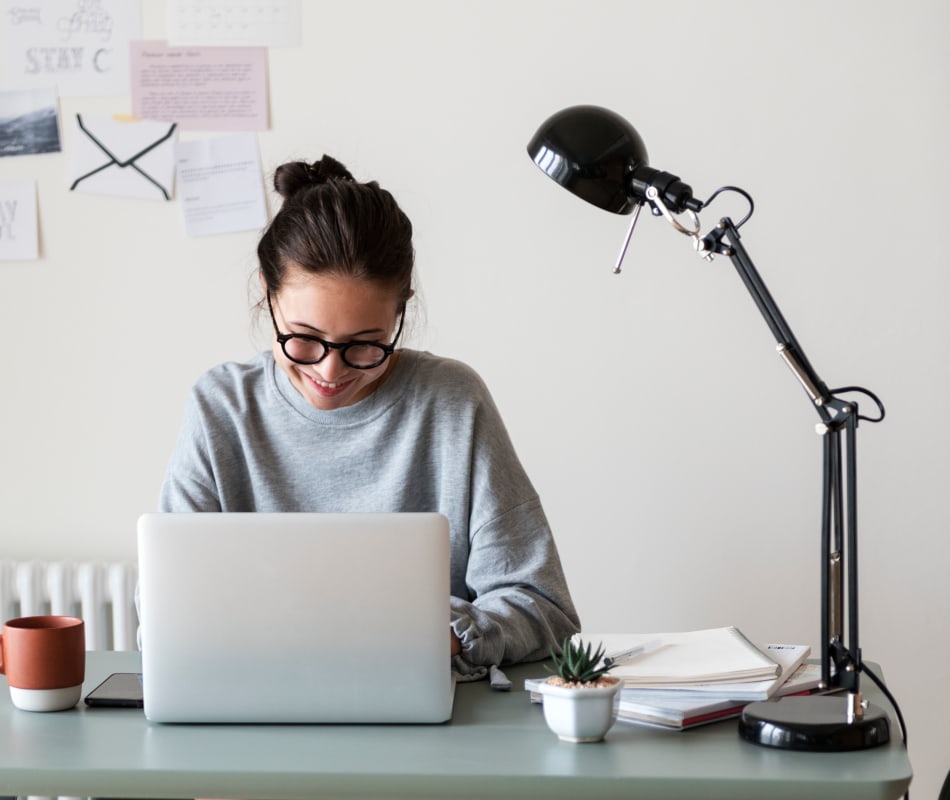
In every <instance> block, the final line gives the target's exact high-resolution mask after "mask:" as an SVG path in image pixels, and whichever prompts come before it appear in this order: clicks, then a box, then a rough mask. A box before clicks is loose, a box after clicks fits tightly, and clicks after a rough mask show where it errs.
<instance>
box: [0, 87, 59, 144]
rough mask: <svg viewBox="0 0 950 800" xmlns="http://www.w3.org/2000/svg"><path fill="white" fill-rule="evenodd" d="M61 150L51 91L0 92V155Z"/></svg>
mask: <svg viewBox="0 0 950 800" xmlns="http://www.w3.org/2000/svg"><path fill="white" fill-rule="evenodd" d="M62 149H63V148H62V145H61V144H60V138H59V114H58V112H57V96H56V90H55V89H28V90H22V91H16V92H0V156H28V155H34V154H36V153H57V152H59V151H60V150H62Z"/></svg>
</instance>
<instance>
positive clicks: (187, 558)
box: [138, 513, 454, 723]
mask: <svg viewBox="0 0 950 800" xmlns="http://www.w3.org/2000/svg"><path fill="white" fill-rule="evenodd" d="M138 558H139V590H140V596H141V612H140V613H141V633H142V683H143V690H144V708H145V715H146V717H148V719H150V720H153V721H155V722H222V723H228V722H234V723H438V722H445V721H446V720H448V719H449V718H450V717H451V714H452V700H453V695H454V682H453V678H452V673H451V659H450V642H449V630H450V629H449V523H448V520H447V519H446V518H445V517H444V516H443V515H441V514H435V513H365V514H364V513H346V514H321V513H292V514H272V513H164V514H159V513H155V514H144V515H143V516H142V517H140V519H139V521H138Z"/></svg>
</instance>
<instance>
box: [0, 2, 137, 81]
mask: <svg viewBox="0 0 950 800" xmlns="http://www.w3.org/2000/svg"><path fill="white" fill-rule="evenodd" d="M2 3H3V5H2V7H0V8H2V12H3V13H2V14H0V39H2V41H3V62H4V63H3V75H4V79H5V82H6V88H7V89H35V88H38V87H47V86H56V87H57V89H58V91H59V95H60V96H61V97H76V96H110V95H122V94H128V93H129V41H130V40H132V39H139V38H141V36H142V14H141V4H140V2H139V0H2Z"/></svg>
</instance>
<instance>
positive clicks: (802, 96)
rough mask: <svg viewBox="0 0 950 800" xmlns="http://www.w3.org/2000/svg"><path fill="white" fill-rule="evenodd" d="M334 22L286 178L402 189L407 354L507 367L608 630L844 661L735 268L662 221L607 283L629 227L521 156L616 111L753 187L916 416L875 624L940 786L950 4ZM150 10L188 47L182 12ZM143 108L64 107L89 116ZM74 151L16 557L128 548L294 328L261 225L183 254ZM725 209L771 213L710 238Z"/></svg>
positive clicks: (27, 385)
mask: <svg viewBox="0 0 950 800" xmlns="http://www.w3.org/2000/svg"><path fill="white" fill-rule="evenodd" d="M304 6H305V9H304V14H305V16H304V33H303V36H304V41H305V45H304V46H303V47H302V48H300V49H275V50H272V51H271V52H270V56H269V72H270V90H271V109H272V129H271V130H270V131H268V132H266V133H264V134H261V135H260V137H259V140H260V148H261V154H262V158H263V162H264V165H265V169H266V170H267V172H268V175H269V173H270V172H271V171H272V170H273V168H274V167H275V166H276V165H278V164H279V163H281V162H283V161H285V160H288V159H290V158H293V157H304V158H307V159H313V158H316V157H318V156H319V155H320V154H321V153H323V152H328V153H331V154H333V155H335V156H336V157H338V158H340V159H341V160H342V161H344V162H345V163H346V164H347V165H348V166H349V167H350V168H351V170H352V171H353V172H354V173H355V175H356V176H358V177H360V178H363V179H370V178H376V179H378V180H379V181H380V182H381V183H383V185H385V186H387V187H388V188H390V189H391V190H392V191H393V192H394V193H395V195H396V196H397V198H399V199H400V201H401V202H402V204H403V206H404V207H405V209H406V210H407V212H408V213H409V215H410V217H411V218H412V220H413V222H414V224H415V227H416V230H417V232H418V233H417V239H416V243H417V250H418V266H419V277H420V282H421V288H422V292H421V294H422V296H423V299H424V308H425V315H424V316H420V318H419V319H418V321H417V324H416V326H415V330H414V336H413V338H412V340H411V342H412V344H413V345H414V346H419V347H425V348H428V349H432V350H434V351H436V352H439V353H442V354H447V355H454V356H457V357H459V358H462V359H464V360H467V361H469V362H470V363H471V364H473V365H474V366H475V367H476V368H477V369H478V370H479V371H480V372H481V373H482V374H483V376H484V377H485V378H486V380H487V381H488V383H489V385H490V386H491V387H492V389H493V391H494V393H495V396H496V399H497V401H498V403H499V405H500V407H501V409H502V412H503V414H504V416H505V418H506V420H507V422H508V424H509V426H510V430H511V434H512V436H513V438H514V440H515V443H516V445H517V447H518V449H519V451H520V453H521V455H522V457H523V460H524V461H525V463H526V465H527V467H528V469H529V472H530V473H531V475H532V477H533V478H534V480H535V482H536V484H537V487H538V489H539V491H540V492H541V494H542V497H543V499H544V501H545V504H546V507H547V510H548V513H549V516H550V518H551V522H552V524H553V527H554V529H555V532H556V535H557V537H558V541H559V544H560V547H561V551H562V555H563V558H564V561H565V566H566V569H567V572H568V577H569V580H570V583H571V586H572V589H573V592H574V595H575V599H576V601H577V603H578V605H579V608H580V611H581V614H582V616H583V619H584V623H585V627H586V628H587V629H588V630H605V629H629V630H652V631H660V630H671V629H686V628H691V627H703V626H710V625H720V624H735V625H738V626H740V627H741V628H742V629H743V630H745V631H746V632H747V633H748V634H749V635H750V636H752V637H753V638H755V639H758V640H794V641H805V642H810V643H811V644H813V646H814V647H815V648H816V651H817V647H818V641H817V639H818V623H819V618H818V601H817V594H818V558H819V550H818V538H817V531H818V511H819V475H820V469H819V467H820V441H819V439H818V437H817V436H816V435H815V434H814V433H813V425H814V423H815V422H816V421H817V417H816V416H815V414H814V412H813V411H812V410H811V409H810V407H809V403H808V401H807V399H806V397H805V395H804V394H803V393H802V392H801V391H800V389H799V388H798V386H797V384H796V383H795V381H794V379H793V378H792V376H791V375H790V374H789V373H788V371H787V369H786V368H785V366H784V365H783V364H782V363H781V361H780V360H779V358H778V357H777V356H776V355H775V353H774V348H773V342H772V340H771V336H770V334H769V332H768V330H767V328H766V327H765V325H764V323H763V322H762V320H761V318H760V317H759V316H758V313H757V311H756V310H755V307H754V306H753V304H752V302H751V300H750V299H749V297H748V295H747V294H746V293H745V290H744V288H743V287H742V284H741V282H740V281H739V279H738V278H737V276H736V275H735V274H734V273H733V270H732V267H731V266H730V264H729V262H728V261H727V260H725V259H719V260H717V261H716V262H715V263H714V264H713V265H708V264H706V263H704V262H703V261H701V260H700V259H698V258H697V257H696V256H695V254H694V253H693V252H692V249H691V247H690V244H689V242H688V240H686V239H685V237H682V236H680V235H678V234H676V233H675V232H674V231H673V230H672V229H671V228H670V227H669V226H668V225H667V224H666V223H665V222H663V221H662V220H655V219H651V218H648V217H646V216H645V217H644V219H642V220H641V223H640V226H639V231H638V233H637V234H636V236H635V238H634V242H633V245H632V249H631V252H630V255H629V256H628V260H627V264H626V269H625V272H624V274H623V275H621V276H615V275H613V274H611V266H612V264H613V260H614V258H615V255H616V253H617V251H618V249H619V246H620V243H621V240H622V237H623V235H624V231H625V228H626V223H627V218H621V217H614V216H612V215H610V214H606V213H603V212H600V211H598V210H596V209H594V208H593V207H592V206H588V205H586V204H584V203H582V202H581V201H579V200H576V199H575V198H573V197H572V196H571V195H569V194H568V193H567V192H564V191H563V190H561V189H559V188H558V187H557V186H556V185H555V184H554V183H552V182H551V181H549V180H547V179H546V178H544V176H543V175H542V174H541V173H540V172H539V171H538V170H537V169H536V168H535V167H534V166H533V165H532V163H531V161H530V160H529V159H528V157H527V155H526V152H525V146H526V144H527V141H528V139H529V138H530V137H531V135H532V134H533V132H534V130H535V129H536V127H537V126H538V125H539V124H540V123H541V121H542V120H543V119H545V118H546V117H547V116H548V115H549V114H551V113H553V112H555V111H557V110H559V109H560V108H563V107H565V106H567V105H572V104H575V103H582V102H583V103H595V104H600V105H605V106H608V107H610V108H613V109H614V110H616V111H618V112H619V113H621V114H623V115H624V116H626V117H627V118H628V119H629V120H630V121H631V122H633V123H634V124H635V125H636V126H637V128H638V129H639V131H640V133H641V134H642V136H643V137H644V139H645V141H646V143H647V146H648V148H649V151H650V157H651V162H652V164H653V165H654V166H656V167H659V168H661V169H666V170H669V171H673V172H676V173H677V174H679V175H681V176H682V177H683V178H684V180H686V181H688V182H689V183H691V184H692V185H693V187H694V189H695V190H696V193H697V195H698V196H701V197H705V196H708V195H709V194H710V193H711V192H712V191H713V190H714V189H715V188H717V187H718V186H720V185H722V184H726V183H734V184H738V185H740V186H742V187H744V188H746V189H747V190H748V191H750V192H751V193H752V194H753V196H754V197H755V199H756V201H757V212H756V215H755V217H753V219H752V221H751V222H750V223H749V224H748V225H747V226H746V228H744V229H743V232H744V237H743V241H744V242H745V244H746V246H747V247H748V249H749V252H750V253H751V255H752V257H753V259H754V260H755V261H756V264H757V266H758V267H759V269H760V271H761V272H762V273H763V275H764V277H765V280H766V281H767V283H768V284H769V286H770V288H771V289H772V292H773V294H774V295H775V296H776V298H777V299H778V302H779V304H780V305H781V307H782V309H783V311H784V312H785V315H786V317H787V318H788V320H789V322H790V323H791V325H792V327H793V328H794V329H795V332H796V333H797V335H798V338H799V340H800V341H801V343H802V345H803V347H804V349H805V350H806V352H807V353H808V355H809V357H810V358H811V361H812V362H813V364H814V365H815V367H816V368H817V370H818V371H819V373H820V374H821V376H822V377H823V378H824V379H825V380H826V381H827V382H828V383H829V384H830V385H832V386H837V385H844V384H853V383H857V384H862V385H865V386H867V387H868V388H870V389H872V390H873V391H875V392H877V393H878V394H879V395H880V396H881V397H882V398H883V399H884V401H885V403H886V404H887V409H888V417H887V419H886V421H885V422H884V424H881V425H876V426H875V425H862V427H861V433H860V439H861V441H860V443H859V444H860V473H861V474H860V492H861V544H862V550H861V578H862V585H861V608H862V615H863V616H862V625H861V633H862V644H863V647H864V651H865V654H866V656H867V657H868V658H869V659H871V660H877V661H880V662H882V663H883V665H884V667H885V669H886V676H887V678H888V679H889V682H890V684H891V686H892V688H893V690H894V692H895V693H896V694H897V696H898V698H899V699H900V700H901V701H902V704H903V707H904V711H905V715H906V717H907V721H908V723H909V726H910V734H911V739H910V741H911V758H912V761H913V764H914V768H915V771H916V778H915V782H914V789H915V796H917V797H932V796H935V795H936V792H937V787H938V785H939V782H940V780H941V778H942V776H943V774H944V773H945V771H946V770H947V768H948V767H950V752H948V751H947V750H946V746H945V742H944V740H943V726H942V725H941V714H942V713H947V712H948V711H950V703H948V701H947V700H946V694H945V692H944V691H942V689H943V687H942V686H940V687H939V688H937V689H936V690H931V689H930V688H929V687H930V684H931V681H932V680H933V679H938V680H941V679H944V678H945V677H946V674H947V666H946V665H947V662H948V660H950V642H948V637H947V635H946V619H947V616H948V613H950V592H948V589H947V586H946V580H945V573H946V565H947V562H948V557H950V546H948V544H947V541H946V538H945V537H946V533H947V523H948V515H947V511H946V503H945V500H944V496H943V495H944V493H945V492H946V491H947V486H948V478H950V470H948V466H947V447H948V444H950V442H948V438H950V437H948V425H947V420H946V415H945V413H944V406H945V405H946V398H947V396H948V394H950V375H948V369H947V355H948V341H950V337H948V335H950V324H948V321H947V314H946V311H945V309H944V307H943V306H944V298H945V297H946V295H947V293H948V290H950V279H948V270H947V269H946V261H947V256H946V252H947V250H946V242H945V231H944V227H943V226H944V224H945V222H946V217H945V211H946V201H945V197H946V194H947V186H948V185H950V174H948V172H950V170H948V159H947V157H946V150H945V148H946V142H947V141H948V139H950V103H948V102H947V98H948V96H950V91H948V90H950V70H948V56H947V55H946V53H947V49H946V44H945V39H946V38H947V35H948V33H950V6H948V5H947V4H946V3H945V2H943V0H907V2H903V3H900V4H897V5H895V4H877V3H867V2H862V1H861V0H853V1H852V0H848V1H846V2H845V1H841V2H835V3H827V2H824V0H800V1H799V2H796V3H777V2H771V3H769V2H761V0H719V1H718V2H700V1H699V0H688V1H687V2H678V3H675V4H666V3H655V2H651V3H648V2H621V0H616V1H614V2H611V1H609V0H543V1H542V0H523V1H522V2H518V3H508V2H503V1H502V0H481V2H444V0H443V1H442V2H439V1H437V0H416V1H408V0H404V1H403V2H399V3H392V2H384V0H378V1H376V2H373V1H371V0H350V1H349V2H342V1H341V2H322V3H319V4H317V3H305V4H304ZM143 8H144V21H145V31H144V33H145V36H146V37H147V38H161V37H162V36H163V35H164V30H165V19H164V4H163V3H162V2H161V1H160V0H145V2H144V4H143ZM127 110H129V100H128V98H109V99H103V98H85V99H83V98H71V99H65V100H63V101H62V103H61V111H62V114H63V116H64V118H67V119H68V118H69V117H70V115H72V114H74V113H76V112H77V111H81V112H86V113H108V114H111V113H113V112H119V111H127ZM65 133H66V136H65V148H66V149H67V151H68V148H69V146H70V138H69V136H68V133H69V131H68V129H67V130H66V132H65ZM195 135H196V134H192V136H195ZM203 135H204V134H198V136H203ZM66 170H67V155H66V153H63V154H61V155H46V156H33V157H26V158H18V159H14V158H6V159H2V160H0V176H2V177H3V178H16V177H33V176H36V177H37V178H38V186H39V212H40V222H41V228H42V258H41V259H40V260H39V261H38V262H24V263H15V262H13V263H11V262H6V263H0V274H2V277H3V287H4V288H3V293H4V294H3V296H4V300H5V302H4V303H3V312H2V313H0V341H2V342H3V345H4V350H5V359H6V361H5V370H4V371H5V377H4V380H3V391H2V393H0V508H2V518H0V555H2V556H3V557H4V558H30V557H41V558H47V557H48V558H53V557H65V558H85V557H94V558H104V559H112V558H132V557H134V524H135V519H136V517H137V515H138V514H139V513H140V512H141V511H144V510H149V509H151V508H153V506H154V504H155V500H156V495H157V491H158V487H159V483H160V480H161V475H162V471H163V468H164V463H165V460H166V458H167V456H168V453H169V451H170V448H171V446H172V443H173V439H174V436H175V433H176V430H177V427H178V422H179V415H180V411H181V408H182V404H183V401H184V397H185V394H186V392H187V389H188V387H189V385H190V384H191V382H192V380H193V379H194V378H195V376H196V375H197V374H198V373H199V372H200V371H201V370H202V369H204V368H205V367H207V366H210V365H211V364H213V363H216V362H219V361H222V360H225V359H244V358H246V357H248V356H249V355H250V354H251V353H252V352H254V351H255V350H256V349H258V348H259V347H260V346H262V343H263V342H264V341H265V340H264V339H263V338H262V337H261V335H260V334H259V333H254V332H253V331H252V330H251V324H250V317H249V313H248V308H249V300H248V287H249V278H250V276H251V274H252V272H253V269H254V266H255V261H254V247H255V243H256V238H257V237H256V234H253V233H249V234H246V235H230V236H222V237H215V238H209V239H200V240H199V239H189V238H187V237H186V236H185V235H184V232H183V224H182V220H181V213H180V209H179V207H178V205H177V203H169V204H155V203H149V202H144V201H143V202H128V201H122V200H119V199H111V198H104V197H93V196H90V195H79V194H71V193H69V192H68V191H66ZM725 213H729V214H732V215H735V216H739V215H741V213H742V208H741V205H739V204H737V203H733V204H732V205H729V204H723V205H722V206H718V205H717V206H714V208H713V209H712V210H711V211H710V212H707V213H706V215H704V218H703V222H704V227H707V228H708V227H711V226H712V225H713V224H714V222H715V221H716V220H717V219H718V217H719V216H720V215H721V214H725ZM868 410H870V407H869V406H868ZM895 735H896V732H895Z"/></svg>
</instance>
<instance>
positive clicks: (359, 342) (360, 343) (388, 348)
mask: <svg viewBox="0 0 950 800" xmlns="http://www.w3.org/2000/svg"><path fill="white" fill-rule="evenodd" d="M267 310H268V311H269V312H270V320H271V322H272V323H273V324H274V333H275V334H276V336H277V341H278V342H279V343H280V349H281V350H283V352H284V355H285V356H287V358H288V359H290V360H291V361H293V362H294V363H295V364H303V365H305V366H306V365H310V364H319V363H320V362H321V361H323V360H324V359H325V358H326V357H327V356H328V355H330V351H331V350H339V351H340V358H342V359H343V363H344V364H346V365H347V366H348V367H351V368H352V369H375V368H376V367H378V366H380V365H381V364H385V363H386V360H387V359H388V358H389V357H390V356H391V355H392V354H393V353H394V352H395V351H396V342H398V341H399V336H400V334H402V326H403V323H404V322H405V321H406V307H405V305H403V307H402V310H401V312H400V314H399V329H398V330H397V331H396V335H395V336H394V337H393V340H392V342H391V343H389V344H384V343H383V342H372V341H367V340H365V339H354V340H353V341H350V342H342V343H338V342H328V341H327V340H326V339H321V338H320V337H319V336H314V335H313V334H310V333H281V332H280V328H278V327H277V317H275V316H274V307H273V306H272V305H271V299H270V292H268V293H267ZM291 339H303V340H304V341H307V342H315V343H316V344H319V345H321V346H322V347H323V355H322V356H320V358H317V359H312V360H306V361H302V360H300V359H299V358H294V357H293V356H292V355H290V353H288V352H287V342H289V341H290V340H291ZM366 345H372V346H373V347H378V348H379V349H380V350H382V351H383V357H382V358H380V359H379V361H376V362H374V363H372V364H353V363H351V362H350V361H349V360H348V359H347V357H346V351H347V350H349V349H350V348H351V347H365V346H366Z"/></svg>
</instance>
